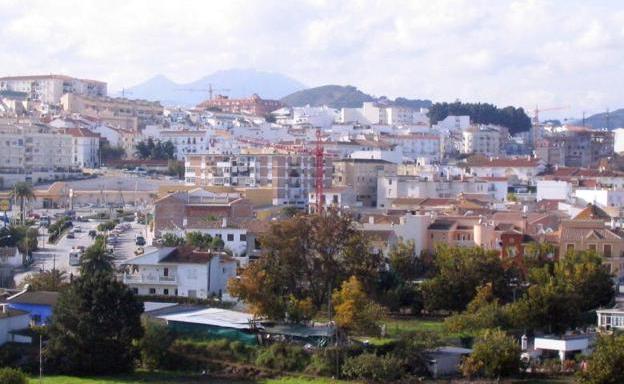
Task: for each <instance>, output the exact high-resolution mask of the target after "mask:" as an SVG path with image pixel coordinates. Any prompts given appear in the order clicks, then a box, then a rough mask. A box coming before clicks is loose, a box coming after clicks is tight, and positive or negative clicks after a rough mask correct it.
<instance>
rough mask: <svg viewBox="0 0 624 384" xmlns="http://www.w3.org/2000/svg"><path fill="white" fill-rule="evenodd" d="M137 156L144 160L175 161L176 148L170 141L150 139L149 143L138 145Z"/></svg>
mask: <svg viewBox="0 0 624 384" xmlns="http://www.w3.org/2000/svg"><path fill="white" fill-rule="evenodd" d="M135 155H136V157H138V158H139V159H143V160H146V159H149V160H173V159H175V146H174V145H173V143H172V142H171V141H170V140H168V141H165V142H162V141H154V140H153V139H152V138H151V137H150V138H148V139H147V141H141V142H139V143H137V145H136V146H135Z"/></svg>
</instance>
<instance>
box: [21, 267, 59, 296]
mask: <svg viewBox="0 0 624 384" xmlns="http://www.w3.org/2000/svg"><path fill="white" fill-rule="evenodd" d="M23 284H24V285H26V284H28V285H29V286H30V288H31V289H32V290H33V291H60V290H61V289H63V288H65V287H66V286H67V284H68V282H67V273H66V272H65V271H60V270H58V269H52V270H50V271H43V272H40V273H37V274H33V275H28V276H27V277H26V278H25V279H24V282H23Z"/></svg>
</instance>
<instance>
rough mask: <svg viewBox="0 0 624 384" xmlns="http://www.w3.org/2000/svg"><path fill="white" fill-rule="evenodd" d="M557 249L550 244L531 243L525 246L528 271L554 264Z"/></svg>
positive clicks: (524, 256)
mask: <svg viewBox="0 0 624 384" xmlns="http://www.w3.org/2000/svg"><path fill="white" fill-rule="evenodd" d="M554 255H555V247H554V246H553V245H552V244H550V243H537V242H534V241H533V242H530V243H529V244H527V245H525V246H524V255H523V262H524V267H525V268H526V269H532V268H541V267H543V266H544V265H545V264H551V263H553V257H554Z"/></svg>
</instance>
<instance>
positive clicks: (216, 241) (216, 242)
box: [210, 236, 225, 251]
mask: <svg viewBox="0 0 624 384" xmlns="http://www.w3.org/2000/svg"><path fill="white" fill-rule="evenodd" d="M224 247H225V243H224V242H223V239H221V238H220V237H216V236H215V237H214V238H213V239H212V241H211V242H210V248H211V249H215V250H217V251H221V250H223V248H224Z"/></svg>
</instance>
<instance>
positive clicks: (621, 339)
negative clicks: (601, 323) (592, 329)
mask: <svg viewBox="0 0 624 384" xmlns="http://www.w3.org/2000/svg"><path fill="white" fill-rule="evenodd" d="M578 382H579V383H581V384H617V383H624V335H622V334H616V335H603V336H600V337H599V338H598V342H597V343H596V348H595V350H594V352H593V353H592V355H591V357H590V360H589V365H588V368H587V370H586V371H584V372H579V374H578Z"/></svg>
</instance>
